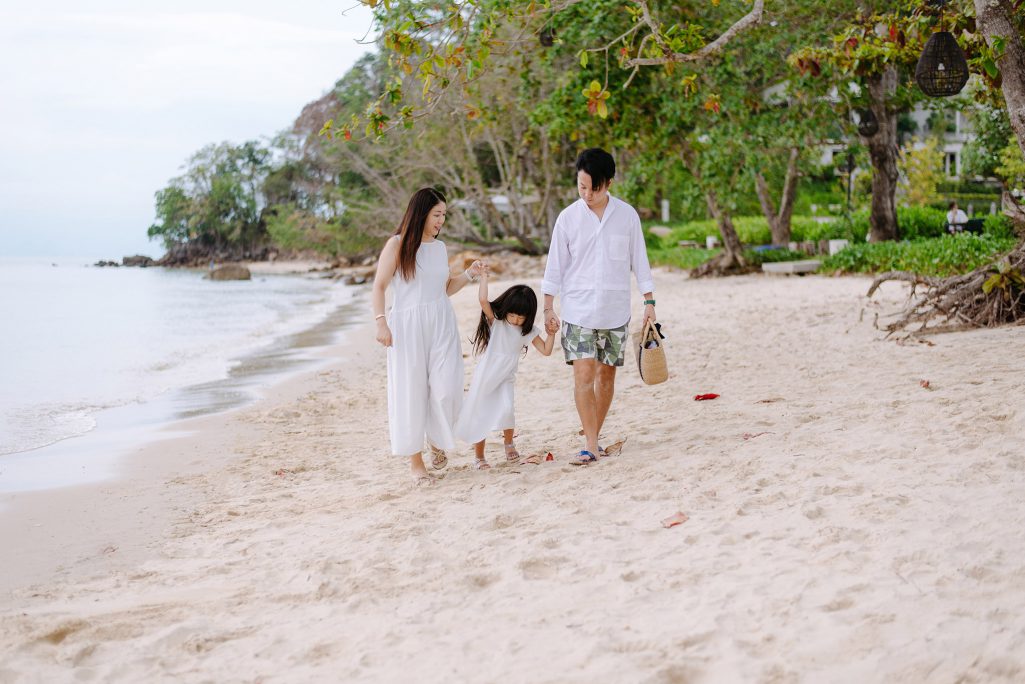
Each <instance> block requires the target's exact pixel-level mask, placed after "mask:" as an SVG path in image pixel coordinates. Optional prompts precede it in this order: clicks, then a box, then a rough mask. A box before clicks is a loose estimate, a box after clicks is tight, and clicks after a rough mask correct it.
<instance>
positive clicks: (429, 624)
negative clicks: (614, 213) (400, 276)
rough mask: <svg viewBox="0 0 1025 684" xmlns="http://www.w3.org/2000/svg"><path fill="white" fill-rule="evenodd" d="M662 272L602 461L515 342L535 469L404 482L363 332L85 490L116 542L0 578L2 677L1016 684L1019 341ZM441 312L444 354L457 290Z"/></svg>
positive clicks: (467, 314)
mask: <svg viewBox="0 0 1025 684" xmlns="http://www.w3.org/2000/svg"><path fill="white" fill-rule="evenodd" d="M655 278H656V287H657V292H658V299H659V305H660V308H659V318H660V321H661V322H662V323H663V324H664V326H665V331H666V335H667V342H666V344H667V353H668V354H669V364H670V374H671V376H670V379H669V381H668V382H667V383H665V384H663V385H659V386H654V387H648V386H645V385H643V384H642V383H641V382H640V380H639V378H638V377H637V373H636V368H635V367H633V366H632V365H631V364H632V363H633V361H632V359H628V360H627V367H626V368H624V369H623V371H622V372H621V374H620V375H619V376H618V379H617V398H616V402H615V403H614V405H613V407H612V411H611V412H610V414H609V419H608V422H607V426H606V436H607V437H610V438H613V439H619V438H623V437H626V438H627V440H628V441H627V443H626V445H625V447H624V451H623V454H622V455H621V456H617V457H613V458H610V459H603V461H602V462H600V463H599V464H596V465H594V466H589V467H586V468H573V467H571V466H569V465H568V464H567V463H566V461H567V460H568V458H569V456H570V455H572V451H573V450H574V449H575V448H578V446H579V437H578V436H577V435H576V425H577V423H576V420H577V419H576V414H575V409H574V408H573V404H572V392H571V389H572V388H571V380H570V378H571V374H570V372H569V371H568V370H567V367H566V366H565V364H564V363H563V361H562V359H561V358H560V357H559V354H558V352H556V353H555V354H553V356H552V357H549V358H545V357H541V356H540V355H538V354H536V353H532V354H529V355H528V357H527V358H526V359H524V361H523V362H522V363H521V369H520V373H519V376H518V380H517V421H518V427H517V432H518V437H517V445H518V446H519V448H520V451H521V453H523V454H527V453H530V452H536V451H541V452H544V451H552V452H553V453H554V454H555V459H556V460H555V461H554V462H547V463H542V464H541V465H540V466H527V465H521V466H515V467H508V466H505V465H503V464H501V459H500V446H499V443H498V442H499V441H500V439H499V440H497V441H492V440H489V442H488V446H487V449H488V452H487V453H488V458H489V460H490V461H491V462H492V465H493V468H492V470H490V471H484V472H479V471H476V470H474V469H473V467H472V452H471V450H470V449H469V448H465V449H463V448H461V449H459V450H457V451H456V452H455V453H452V454H450V456H449V463H450V464H449V466H448V468H447V469H446V471H445V473H444V477H443V478H441V479H440V481H439V482H438V483H437V485H436V486H435V487H433V488H430V489H426V490H415V489H412V488H411V487H410V486H409V484H408V476H407V466H406V464H405V463H404V462H402V459H395V458H393V457H391V456H390V455H389V453H388V452H389V448H388V441H387V439H388V438H387V427H386V408H385V406H386V402H385V387H384V381H383V380H384V377H385V369H384V361H383V359H384V354H383V351H382V350H380V349H379V348H377V346H376V343H374V341H373V339H372V337H373V335H372V332H371V330H372V325H371V323H370V321H369V320H367V319H368V316H364V318H363V319H362V322H363V324H364V325H361V326H360V327H358V328H355V329H354V330H353V331H352V333H351V342H350V343H348V344H345V345H343V346H344V349H342V350H339V354H340V356H339V358H338V362H337V363H334V364H332V365H330V366H329V367H327V368H325V369H323V370H322V371H320V372H317V373H314V374H312V375H310V376H306V377H304V378H301V379H297V381H296V383H295V385H290V386H289V387H287V388H286V387H282V388H281V389H280V392H277V393H275V394H274V395H273V396H270V397H268V398H267V399H266V400H262V401H261V402H259V403H258V404H255V405H251V406H248V407H245V408H243V409H240V410H238V411H234V412H232V413H231V414H230V415H229V416H228V417H226V418H223V419H222V420H220V421H217V420H215V419H214V418H204V419H201V420H202V421H204V422H203V423H202V431H201V432H200V433H197V434H195V435H193V436H191V437H185V438H183V439H181V440H174V441H169V442H166V443H162V444H159V445H154V446H153V447H152V448H150V449H149V450H148V451H147V453H146V454H145V455H143V454H140V457H139V460H138V461H137V463H138V477H139V480H138V483H137V484H136V486H134V487H133V486H129V485H128V484H127V483H125V486H124V487H123V489H121V490H119V491H117V492H106V493H105V492H99V491H97V492H91V493H89V495H88V496H85V495H83V501H82V503H81V505H82V506H83V510H85V511H87V512H90V514H92V515H94V516H96V519H97V521H100V524H102V521H101V519H102V517H103V516H104V515H108V516H110V515H113V516H116V515H118V514H119V512H118V509H117V508H116V507H118V506H120V507H121V509H120V510H121V512H122V513H121V514H122V515H123V517H124V518H127V519H128V520H126V521H122V522H123V523H124V526H125V527H127V528H128V529H127V530H125V531H124V534H126V535H128V534H135V536H136V538H137V539H138V540H139V541H138V544H137V546H136V548H137V549H138V551H139V555H138V556H136V557H135V558H131V557H130V554H129V553H125V554H124V556H123V557H121V558H119V554H121V553H122V550H123V549H124V548H125V546H126V544H125V543H124V541H123V540H122V539H119V538H118V536H117V535H118V534H119V532H118V531H117V530H111V531H110V532H109V534H108V533H106V532H105V531H104V530H103V529H102V527H100V526H98V525H97V524H94V525H91V526H88V529H87V530H86V536H87V537H88V538H89V539H88V540H83V543H85V541H89V543H90V544H91V545H92V546H90V547H89V548H88V549H86V550H87V551H88V552H89V554H90V555H89V556H88V557H84V555H83V557H78V556H75V554H74V553H67V555H68V556H75V557H74V558H70V559H69V560H68V561H67V562H66V563H65V567H64V568H63V569H60V570H58V571H57V572H56V573H55V574H54V575H52V576H50V577H39V578H37V581H35V582H32V583H31V584H23V585H22V586H21V587H20V588H18V589H16V590H14V591H10V592H5V593H4V594H3V599H2V603H0V605H3V610H2V612H0V663H3V664H2V665H0V678H5V677H6V678H9V679H19V678H33V677H34V678H42V679H69V678H71V677H73V676H74V677H76V678H81V679H98V680H118V681H142V680H152V679H197V678H201V679H211V680H217V681H225V680H247V681H248V680H253V681H255V680H270V681H289V680H293V679H302V680H309V681H313V680H319V679H344V680H351V681H396V680H401V679H403V678H408V673H409V672H410V671H413V670H414V669H415V671H416V672H417V673H418V676H419V677H420V678H421V679H422V680H423V681H427V682H435V681H437V682H442V681H452V680H459V681H538V682H576V681H580V682H583V681H595V680H599V681H600V680H607V679H609V678H610V677H611V678H614V679H617V680H622V681H637V682H651V683H652V684H654V683H656V682H665V681H710V682H713V681H864V680H880V681H882V680H886V681H931V680H932V679H936V678H937V677H938V678H940V679H943V680H947V679H949V680H955V679H965V680H973V681H974V680H986V681H996V680H1005V681H1015V680H1018V679H1020V678H1021V676H1022V674H1023V673H1025V657H1023V656H1022V655H1021V654H1022V653H1025V617H1023V616H1025V577H1023V575H1022V573H1021V559H1022V558H1025V539H1023V538H1022V536H1021V534H1020V529H1021V525H1022V524H1023V523H1025V502H1023V501H1022V500H1021V497H1020V491H1021V488H1022V487H1023V486H1025V460H1023V457H1022V456H1021V453H1020V448H1019V442H1020V435H1021V434H1023V433H1025V399H1023V398H1022V396H1021V394H1020V392H1017V391H1016V387H1017V382H1018V378H1020V377H1022V374H1023V373H1025V359H1023V358H1021V357H1020V355H1019V354H1017V351H1016V350H1017V349H1018V348H1019V347H1020V344H1021V343H1022V342H1025V329H1022V328H1002V329H994V330H981V331H972V332H967V333H956V334H952V335H944V336H938V337H935V338H932V339H931V340H930V342H931V343H932V344H931V345H930V344H919V343H907V344H903V345H900V344H897V343H896V342H894V341H884V340H883V339H882V337H883V333H882V332H880V331H878V330H876V329H874V328H873V325H872V318H873V314H874V313H877V312H878V313H880V314H882V315H884V316H885V315H886V314H887V313H889V312H892V311H893V310H894V308H895V307H896V306H898V305H899V304H900V303H901V302H902V300H903V298H904V296H905V293H906V291H907V289H906V288H905V287H904V286H903V285H900V284H887V285H884V286H883V288H882V290H881V291H880V293H879V294H877V296H876V298H875V299H874V300H872V301H867V300H865V298H864V296H863V294H864V292H865V290H866V289H867V286H868V283H869V282H870V280H869V279H868V278H857V277H853V278H822V277H817V276H809V277H806V278H800V279H798V278H773V277H767V276H741V277H736V278H729V279H721V280H698V281H691V280H688V279H686V278H685V277H683V276H681V275H680V274H677V273H668V272H665V271H664V270H661V269H660V270H657V271H656V274H655ZM522 280H523V281H525V282H528V283H529V284H531V285H534V286H536V285H537V280H536V279H534V278H530V279H522ZM508 282H510V281H508V280H505V281H499V282H498V283H496V291H497V290H498V289H499V287H501V286H502V285H504V284H506V283H508ZM634 298H635V300H637V301H635V303H639V297H638V296H637V295H636V293H634ZM453 303H454V305H455V308H456V314H457V319H458V322H459V326H460V331H461V334H463V336H464V337H465V333H466V332H467V331H469V330H470V329H471V327H472V324H473V322H474V320H475V319H476V316H478V315H479V310H478V309H477V307H476V292H475V291H474V288H464V289H463V291H461V292H460V293H459V294H457V295H456V297H455V298H454V300H453ZM637 308H638V307H636V306H635V310H636V309H637ZM466 348H467V346H466V341H465V340H464V351H465V350H466ZM471 367H472V362H471V360H470V359H467V371H468V372H469V371H470V369H471ZM921 380H929V381H930V386H929V387H923V386H922V385H921V384H920V381H921ZM705 392H715V393H718V394H719V395H720V397H719V398H718V399H716V400H714V401H703V402H694V401H693V400H692V398H693V396H694V395H695V394H698V393H705ZM995 396H999V397H1001V398H1002V399H1001V401H1000V402H999V404H994V402H993V400H992V398H993V397H995ZM215 418H216V417H215ZM183 454H185V455H187V457H184V458H183V457H182V455H183ZM147 460H148V461H150V462H159V463H163V464H165V465H168V464H170V465H173V466H175V467H180V468H181V472H180V473H177V474H174V475H171V474H169V473H165V474H162V473H160V472H157V471H154V470H151V469H149V468H148V467H147V465H146V461H147ZM160 492H162V493H163V496H165V497H166V500H164V501H158V503H159V505H163V506H165V507H166V508H165V509H164V510H163V512H162V513H160V515H161V516H163V517H160V516H158V515H157V512H156V511H153V510H149V511H148V512H147V510H146V509H145V505H146V504H147V503H148V501H149V500H150V498H152V497H155V496H158V493H160ZM90 496H91V497H92V498H91V500H88V499H89V497H90ZM111 501H113V502H114V504H113V510H111V508H112V507H111ZM133 506H134V510H135V511H136V513H137V514H139V512H140V511H141V514H140V517H138V518H135V519H132V516H131V515H124V513H125V512H130V511H131V507H133ZM90 507H92V508H90ZM675 511H683V512H685V513H687V514H688V515H689V516H690V520H688V521H687V522H686V523H684V524H683V525H678V526H676V527H673V528H671V529H665V528H663V527H662V526H661V525H660V521H661V520H662V519H663V518H665V517H666V516H668V515H670V514H672V513H674V512H675ZM46 515H48V514H47V512H46V511H43V510H40V516H42V517H41V518H40V520H41V521H42V522H43V524H44V525H45V524H46V522H45V521H46V517H45V516H46ZM49 515H53V516H58V515H60V512H59V511H51V512H50V513H49ZM147 515H149V516H152V517H146V516H147ZM158 518H159V519H158ZM37 522H38V521H37ZM132 522H138V523H139V524H138V526H137V528H136V529H132V528H131V524H130V523H132ZM29 529H30V530H32V529H39V528H29ZM146 535H149V536H148V537H146ZM7 542H8V547H7V548H18V547H17V546H14V547H11V546H10V543H12V542H11V541H10V540H7ZM101 544H103V545H104V546H102V547H100V548H97V547H98V546H99V545H101ZM106 545H116V546H118V549H117V550H116V551H113V552H109V553H106V554H104V549H105V548H107V546H106ZM130 550H131V549H129V551H130ZM68 551H71V550H70V549H61V548H56V547H52V546H51V547H50V553H51V554H53V555H60V554H62V553H66V552H68ZM74 551H75V552H76V553H77V552H78V550H77V549H75V550H74ZM25 562H26V561H25V560H24V559H22V558H21V557H20V555H19V557H16V559H15V563H17V564H19V565H20V564H22V563H25ZM17 570H18V571H19V572H21V570H22V568H20V567H19V568H17ZM454 654H456V655H454Z"/></svg>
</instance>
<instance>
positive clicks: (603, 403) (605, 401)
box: [594, 363, 616, 439]
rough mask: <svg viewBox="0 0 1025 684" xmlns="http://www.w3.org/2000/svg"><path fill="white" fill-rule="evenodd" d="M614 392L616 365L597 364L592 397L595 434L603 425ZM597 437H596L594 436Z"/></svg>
mask: <svg viewBox="0 0 1025 684" xmlns="http://www.w3.org/2000/svg"><path fill="white" fill-rule="evenodd" d="M615 393H616V367H615V366H606V365H605V364H604V363H599V364H598V372H597V373H595V377H594V398H595V402H596V404H595V410H596V412H597V414H598V429H597V431H596V433H595V434H596V435H600V434H601V429H602V427H603V426H604V425H605V416H607V415H608V414H609V407H610V406H612V396H613V395H614V394H615ZM595 439H597V437H595Z"/></svg>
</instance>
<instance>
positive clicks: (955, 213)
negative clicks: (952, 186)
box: [947, 202, 968, 234]
mask: <svg viewBox="0 0 1025 684" xmlns="http://www.w3.org/2000/svg"><path fill="white" fill-rule="evenodd" d="M966 223H968V214H966V213H964V211H963V210H961V209H958V208H957V202H951V203H950V211H948V212H947V232H948V233H950V234H954V233H960V232H961V231H963V230H964V227H965V224H966Z"/></svg>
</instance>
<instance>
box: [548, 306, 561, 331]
mask: <svg viewBox="0 0 1025 684" xmlns="http://www.w3.org/2000/svg"><path fill="white" fill-rule="evenodd" d="M561 325H562V323H561V321H559V317H558V316H556V315H555V311H553V310H552V309H548V310H547V311H545V332H547V333H548V334H549V335H554V334H555V333H557V332H559V326H561Z"/></svg>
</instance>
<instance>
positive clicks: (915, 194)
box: [901, 136, 943, 206]
mask: <svg viewBox="0 0 1025 684" xmlns="http://www.w3.org/2000/svg"><path fill="white" fill-rule="evenodd" d="M901 161H902V163H901V167H902V169H903V171H904V173H903V174H902V177H901V186H902V187H903V189H904V203H905V204H906V205H912V206H916V205H917V206H920V205H924V204H928V203H929V202H931V201H933V200H934V199H935V198H936V187H937V186H938V185H939V182H940V179H941V177H942V175H943V151H942V150H941V149H940V148H939V144H938V143H937V140H936V138H934V137H931V136H930V137H929V138H926V139H925V140H924V141H920V140H918V139H917V138H912V139H911V142H910V144H908V145H907V146H906V147H905V148H904V151H903V154H902V160H901Z"/></svg>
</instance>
